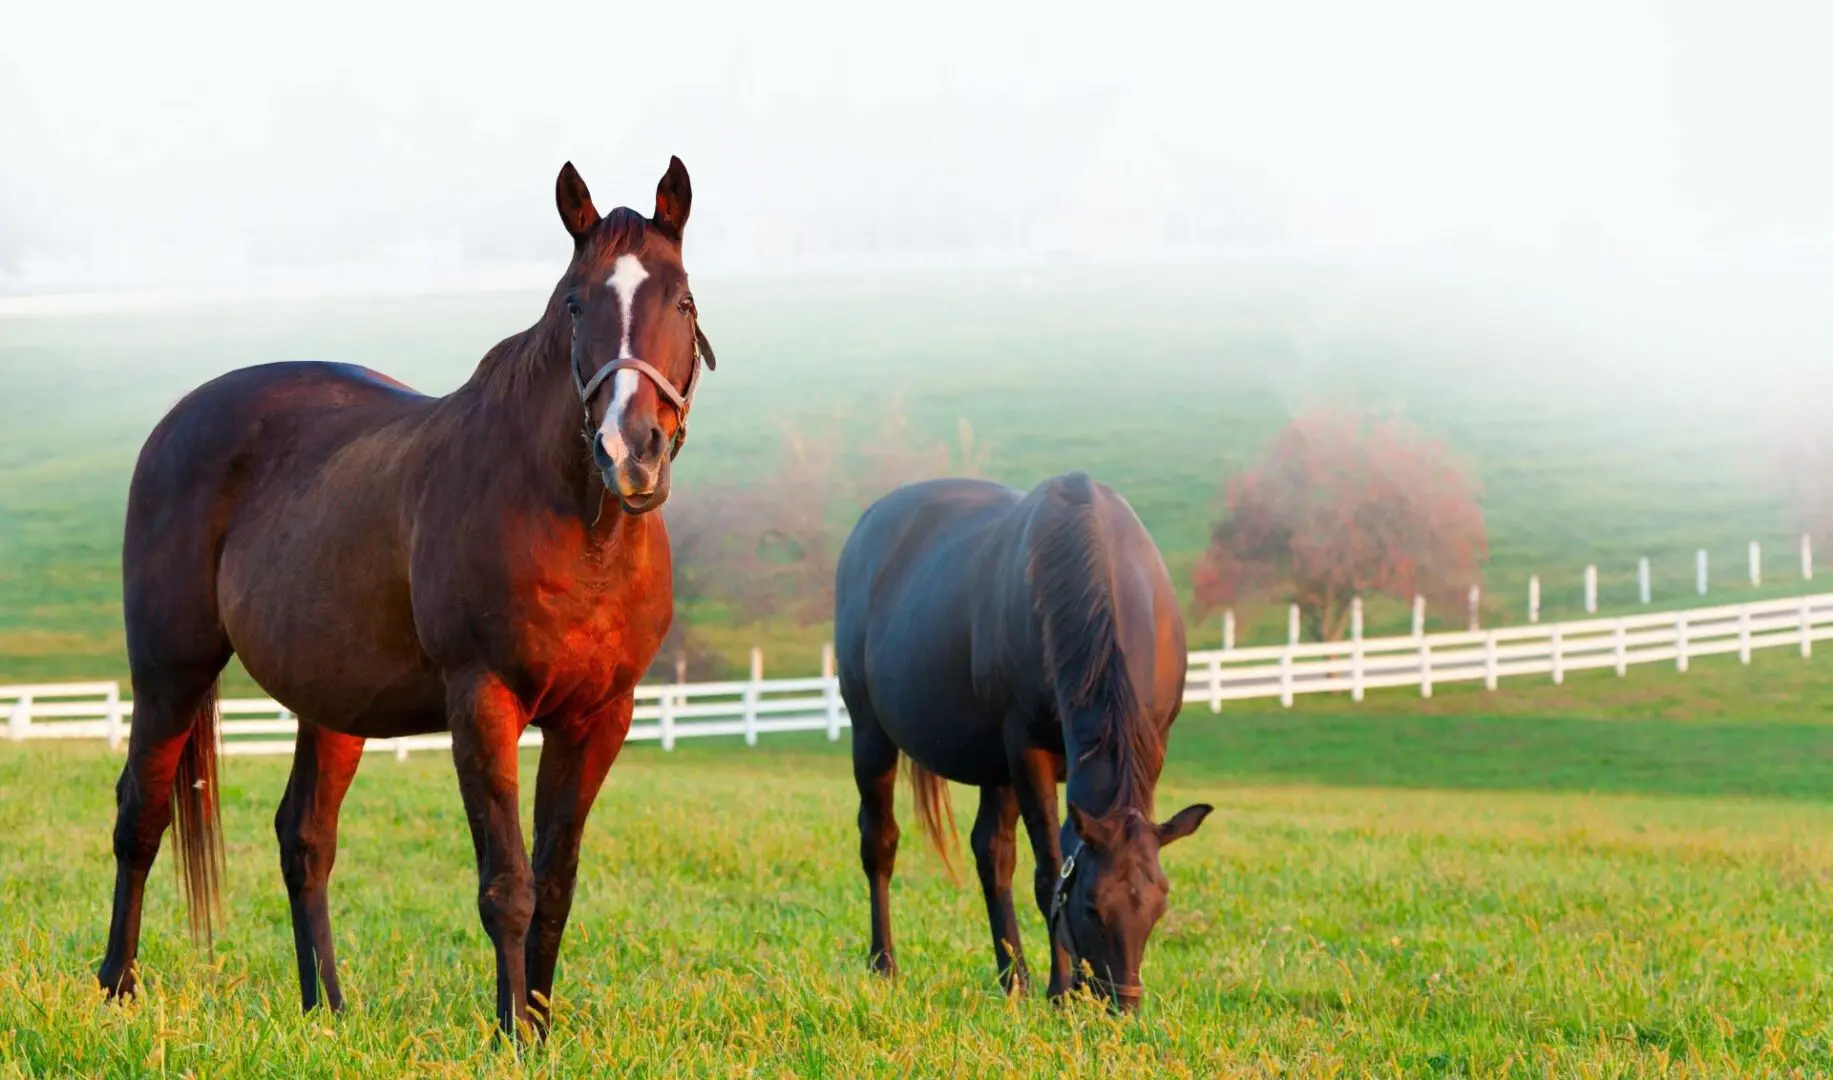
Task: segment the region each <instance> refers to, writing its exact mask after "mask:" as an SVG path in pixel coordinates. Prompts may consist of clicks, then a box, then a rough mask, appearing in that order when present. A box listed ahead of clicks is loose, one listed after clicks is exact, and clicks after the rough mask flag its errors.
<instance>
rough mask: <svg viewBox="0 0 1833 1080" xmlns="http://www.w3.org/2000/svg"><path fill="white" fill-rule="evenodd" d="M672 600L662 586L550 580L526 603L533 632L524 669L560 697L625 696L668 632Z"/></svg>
mask: <svg viewBox="0 0 1833 1080" xmlns="http://www.w3.org/2000/svg"><path fill="white" fill-rule="evenodd" d="M672 609H673V597H672V595H671V591H670V590H669V589H667V588H666V587H663V588H660V589H654V588H647V589H646V588H633V587H630V584H629V583H628V582H620V581H618V580H617V579H609V580H607V579H602V578H595V577H588V576H583V575H580V576H566V577H549V578H546V579H544V580H542V581H539V582H537V583H536V584H535V585H534V587H533V588H531V589H530V590H529V591H528V594H527V597H526V600H525V611H526V613H527V621H528V624H529V626H530V628H531V629H532V630H536V631H537V632H533V633H530V634H528V635H527V636H526V637H525V638H524V641H523V645H522V653H523V655H522V662H523V664H524V665H525V666H526V667H527V669H528V671H529V674H530V675H531V676H533V677H534V679H535V681H536V682H537V683H538V684H540V685H542V686H544V687H546V688H548V690H549V692H550V693H555V694H558V695H560V696H563V697H568V698H572V697H581V698H591V697H612V696H618V695H621V694H623V693H627V692H628V691H629V689H630V687H632V686H634V685H635V684H636V681H637V680H638V679H639V678H641V677H642V674H643V672H644V671H645V670H647V669H648V667H649V664H650V661H651V660H653V659H654V657H655V654H656V652H657V650H658V649H660V647H661V644H662V638H663V636H664V635H666V634H667V632H668V623H669V618H670V615H671V614H672Z"/></svg>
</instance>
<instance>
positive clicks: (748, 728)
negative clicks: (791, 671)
mask: <svg viewBox="0 0 1833 1080" xmlns="http://www.w3.org/2000/svg"><path fill="white" fill-rule="evenodd" d="M763 681H764V650H762V649H760V648H758V647H757V646H756V645H753V646H751V681H750V682H748V683H746V684H745V745H746V746H756V745H757V702H758V698H759V697H760V696H761V693H762V690H763V686H762V685H761V684H762V683H763Z"/></svg>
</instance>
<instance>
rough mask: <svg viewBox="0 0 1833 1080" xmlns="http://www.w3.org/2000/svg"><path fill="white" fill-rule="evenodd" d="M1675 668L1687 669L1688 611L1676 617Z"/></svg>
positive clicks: (1678, 669) (1677, 669)
mask: <svg viewBox="0 0 1833 1080" xmlns="http://www.w3.org/2000/svg"><path fill="white" fill-rule="evenodd" d="M1674 669H1675V670H1676V671H1685V670H1687V613H1686V612H1684V611H1683V612H1681V613H1680V614H1679V615H1676V616H1675V617H1674Z"/></svg>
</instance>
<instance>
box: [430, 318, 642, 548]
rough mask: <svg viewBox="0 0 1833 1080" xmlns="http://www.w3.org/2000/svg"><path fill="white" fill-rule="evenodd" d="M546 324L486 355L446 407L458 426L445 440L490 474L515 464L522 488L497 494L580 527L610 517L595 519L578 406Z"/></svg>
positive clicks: (595, 482) (613, 511) (591, 472)
mask: <svg viewBox="0 0 1833 1080" xmlns="http://www.w3.org/2000/svg"><path fill="white" fill-rule="evenodd" d="M550 322H551V319H545V318H544V319H543V320H542V322H540V323H537V324H536V325H534V326H532V327H530V328H529V329H527V330H524V331H523V332H522V333H520V334H517V335H515V336H514V337H511V338H508V339H506V340H505V341H503V342H501V343H500V344H498V345H497V346H496V348H494V349H492V350H490V352H489V353H488V354H487V355H486V356H485V357H484V359H483V360H482V361H481V362H479V364H478V366H477V370H476V371H475V372H473V373H472V376H471V378H470V379H469V380H467V381H466V382H465V384H464V385H463V386H461V387H459V389H458V390H456V391H454V392H453V394H452V396H451V398H450V399H449V400H450V401H451V403H452V404H453V405H454V406H455V408H454V409H453V412H454V415H455V416H457V417H458V418H459V419H458V424H457V426H456V427H455V428H454V429H452V430H451V431H450V432H449V434H450V436H451V437H452V438H455V439H456V440H458V441H459V443H460V445H458V446H454V447H452V448H451V449H452V451H453V452H454V453H456V454H458V455H460V456H465V455H483V456H485V457H487V458H488V459H490V460H488V461H485V462H480V463H479V464H481V465H484V466H485V467H486V468H488V469H490V471H496V469H495V467H496V466H500V465H501V464H502V463H503V460H504V458H505V456H511V457H515V458H519V459H520V464H521V465H522V466H524V467H523V468H522V469H518V470H516V471H518V472H523V473H525V474H526V477H527V483H526V484H523V485H519V486H517V488H516V489H515V490H514V491H510V492H505V493H502V494H504V495H507V496H510V497H516V498H521V499H526V500H527V501H529V502H530V503H531V509H537V508H541V507H557V508H561V509H563V510H564V511H565V512H568V513H582V514H584V516H585V517H586V519H587V520H588V521H592V520H598V521H599V525H600V526H601V530H600V531H602V527H603V526H604V525H606V524H607V522H606V521H605V520H603V519H612V518H615V517H617V516H618V513H619V512H618V510H617V507H615V506H606V507H605V508H604V510H605V512H604V514H603V515H602V517H601V516H600V515H598V514H596V513H595V510H596V503H597V502H598V501H600V500H601V499H602V498H603V496H604V493H605V492H604V484H603V483H602V482H601V481H600V480H599V478H598V475H597V470H595V469H594V468H593V467H592V465H591V458H590V451H589V444H588V443H587V441H586V439H587V435H586V427H585V413H584V406H583V405H581V403H580V401H579V396H578V391H577V389H576V388H575V387H574V385H573V382H572V378H571V369H570V367H569V364H570V360H571V358H570V356H569V355H568V353H567V348H566V341H565V338H564V336H563V335H561V334H559V333H557V332H555V331H554V330H553V328H552V327H551V326H550V325H549V323H550Z"/></svg>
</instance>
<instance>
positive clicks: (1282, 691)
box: [1279, 645, 1292, 709]
mask: <svg viewBox="0 0 1833 1080" xmlns="http://www.w3.org/2000/svg"><path fill="white" fill-rule="evenodd" d="M1279 703H1280V704H1281V705H1284V706H1285V707H1286V708H1288V709H1290V708H1291V707H1292V646H1290V645H1287V646H1286V647H1285V649H1284V651H1282V652H1281V653H1280V654H1279Z"/></svg>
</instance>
